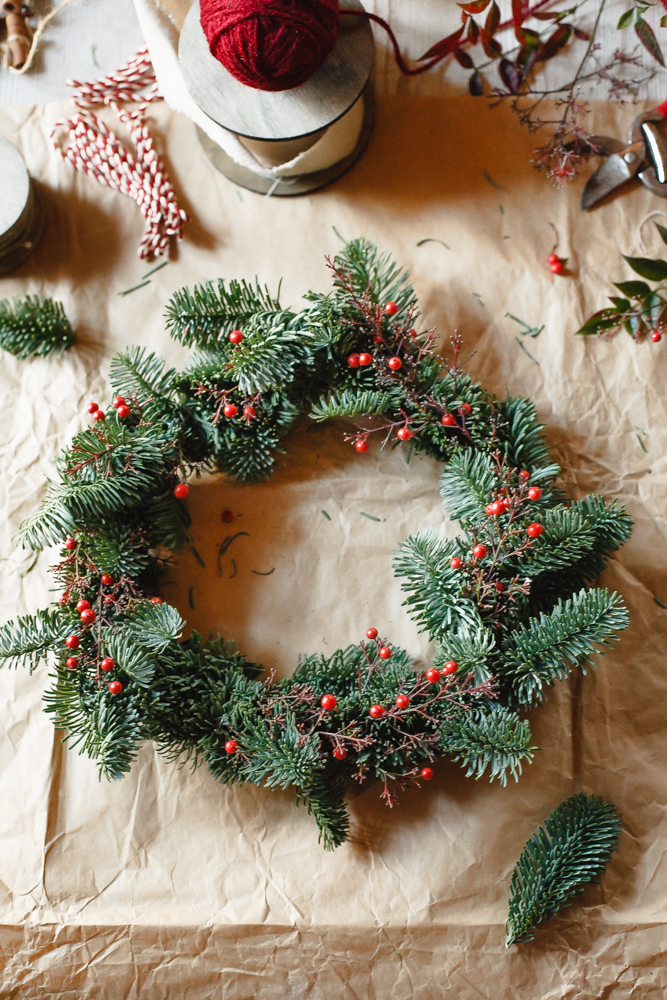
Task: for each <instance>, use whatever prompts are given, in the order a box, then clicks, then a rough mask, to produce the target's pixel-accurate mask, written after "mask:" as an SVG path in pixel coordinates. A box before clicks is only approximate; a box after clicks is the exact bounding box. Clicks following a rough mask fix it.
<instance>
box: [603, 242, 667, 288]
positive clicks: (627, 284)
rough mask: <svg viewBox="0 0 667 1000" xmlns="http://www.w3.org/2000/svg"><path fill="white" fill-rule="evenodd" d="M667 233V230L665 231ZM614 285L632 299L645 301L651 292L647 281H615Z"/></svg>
mask: <svg viewBox="0 0 667 1000" xmlns="http://www.w3.org/2000/svg"><path fill="white" fill-rule="evenodd" d="M665 232H666V233H667V229H666V230H665ZM614 285H615V286H616V288H618V290H619V292H622V293H623V295H628V296H629V297H630V298H631V299H643V298H644V296H645V295H648V293H649V292H650V291H651V289H650V288H649V286H648V285H647V284H646V282H645V281H615V282H614Z"/></svg>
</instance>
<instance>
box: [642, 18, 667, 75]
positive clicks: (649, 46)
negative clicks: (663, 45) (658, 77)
mask: <svg viewBox="0 0 667 1000" xmlns="http://www.w3.org/2000/svg"><path fill="white" fill-rule="evenodd" d="M635 32H636V34H637V38H638V39H639V41H640V42H641V43H642V45H643V46H644V48H645V49H646V51H647V52H648V53H649V55H651V56H653V58H654V59H655V61H656V62H658V63H660V65H661V66H664V65H665V59H664V56H663V54H662V50H661V49H660V46H659V45H658V40H657V38H656V37H655V35H654V34H653V28H652V27H651V25H650V24H649V23H648V21H645V20H644V18H643V17H641V16H640V15H639V14H638V15H637V20H636V21H635Z"/></svg>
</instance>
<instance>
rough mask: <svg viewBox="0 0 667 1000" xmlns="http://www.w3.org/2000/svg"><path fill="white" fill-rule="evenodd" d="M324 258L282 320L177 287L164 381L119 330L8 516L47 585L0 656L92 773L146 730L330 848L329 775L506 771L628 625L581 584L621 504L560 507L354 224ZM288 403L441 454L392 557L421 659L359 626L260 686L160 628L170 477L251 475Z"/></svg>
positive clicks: (217, 653) (514, 410) (354, 440)
mask: <svg viewBox="0 0 667 1000" xmlns="http://www.w3.org/2000/svg"><path fill="white" fill-rule="evenodd" d="M328 263H329V267H330V269H331V273H332V276H333V289H332V291H331V292H330V294H328V295H321V294H314V293H309V294H308V295H307V296H306V300H307V306H306V308H304V309H302V310H301V311H299V312H292V311H290V310H288V309H284V308H283V307H282V306H281V305H280V303H279V301H278V299H277V298H273V297H272V296H271V294H270V293H269V292H268V290H267V289H266V288H262V287H260V286H259V285H258V284H257V283H255V284H254V285H251V284H247V283H245V282H237V281H231V282H229V283H228V284H226V283H225V282H224V281H222V280H220V281H218V283H217V284H215V285H214V284H210V283H208V284H204V285H201V286H198V287H196V288H195V289H194V290H193V291H189V290H187V289H183V290H181V291H180V292H178V293H176V294H175V295H174V296H173V298H172V300H171V302H170V303H169V305H168V308H167V325H168V328H169V332H170V334H171V336H172V337H174V338H176V339H177V340H179V341H181V342H182V343H184V344H187V345H191V346H193V347H195V348H196V351H195V353H194V354H193V356H192V358H191V360H190V363H189V365H188V367H187V368H186V370H185V371H184V372H176V371H174V370H166V369H165V365H164V362H163V361H162V360H161V359H160V358H159V357H157V356H156V355H155V354H152V353H149V352H147V351H146V350H145V349H143V348H139V347H131V348H129V349H128V350H126V351H125V352H124V353H122V354H120V355H118V356H117V357H116V358H115V359H114V360H113V361H112V365H111V385H112V387H113V390H114V392H115V393H116V396H115V398H114V400H113V405H112V406H111V407H110V408H109V409H108V410H106V411H104V410H102V409H101V408H100V407H99V406H98V405H97V403H91V404H90V406H89V408H88V409H89V412H90V414H91V426H90V428H89V429H87V430H84V431H81V432H79V433H78V434H76V435H75V437H74V439H73V441H72V443H71V445H70V446H69V447H68V448H66V449H65V451H64V452H63V453H62V454H61V456H60V457H59V459H58V460H57V476H56V477H55V479H54V481H52V482H50V483H49V484H48V486H47V494H46V500H45V502H44V504H43V506H42V508H41V509H40V510H39V511H38V512H37V513H35V514H34V515H32V516H31V517H29V518H28V519H27V520H26V521H24V522H23V524H22V525H21V526H20V528H19V531H18V533H17V540H18V542H19V543H20V544H21V545H23V546H24V547H29V548H32V549H40V548H43V547H44V546H49V545H58V546H60V548H61V552H60V560H59V562H58V563H57V565H56V566H55V567H54V569H53V571H54V574H55V578H56V580H57V581H58V583H59V585H60V586H61V587H62V594H61V597H60V600H59V601H58V603H57V604H56V605H55V606H54V607H52V608H51V609H48V610H44V611H40V612H38V613H37V614H36V615H31V616H27V617H23V618H18V619H17V620H16V621H14V622H9V623H8V624H6V625H4V626H3V627H2V628H1V629H0V660H1V662H4V663H7V664H9V665H18V664H20V663H22V664H26V665H28V666H29V667H30V669H34V668H35V667H36V666H37V664H38V663H39V661H40V660H50V661H51V662H52V663H53V665H54V673H53V675H52V676H53V683H52V686H51V688H50V690H49V691H48V692H47V694H46V704H47V711H49V712H51V713H52V714H53V717H54V722H55V724H56V725H57V726H58V727H59V728H62V729H64V730H65V731H66V732H67V734H68V738H69V740H70V742H71V743H72V745H74V746H78V747H79V748H80V751H81V752H84V753H86V754H88V755H89V756H90V757H91V758H93V759H95V760H96V761H97V763H98V766H99V769H100V773H101V774H103V775H105V776H106V777H107V778H112V779H115V778H120V777H122V776H123V775H124V774H126V773H127V772H128V771H129V769H130V767H131V764H132V761H133V759H134V757H135V755H136V753H137V749H138V747H139V745H140V744H141V742H142V741H144V740H153V741H154V742H155V743H156V745H157V747H158V749H159V751H160V752H161V753H164V754H165V755H167V756H168V757H170V758H172V759H176V758H181V759H183V758H185V759H187V758H190V759H192V760H193V761H196V762H203V763H205V764H206V766H207V767H208V768H209V770H210V771H211V773H212V774H213V775H214V776H215V777H216V778H217V779H218V780H219V781H221V782H223V783H237V784H242V783H244V782H251V783H253V784H258V785H265V786H267V787H271V788H273V787H280V788H287V787H292V788H293V789H294V790H295V792H296V796H297V800H298V801H299V802H300V803H302V804H304V805H305V806H306V808H307V809H308V810H309V811H310V812H311V813H312V814H313V816H314V817H315V820H316V822H317V824H318V826H319V830H320V838H321V841H322V843H323V845H324V847H325V848H328V849H331V848H333V847H336V846H337V845H339V844H341V843H343V841H345V839H346V837H347V834H348V815H347V811H346V808H345V790H346V786H347V785H348V783H349V782H350V781H354V780H357V781H362V780H366V779H373V780H378V781H379V782H380V783H381V788H382V795H383V797H384V798H385V799H386V801H387V802H388V803H389V804H391V803H392V802H393V801H394V799H395V797H396V792H397V790H400V788H401V786H402V785H403V784H405V783H406V782H410V781H418V780H419V779H420V778H421V779H423V780H429V779H430V778H431V777H432V775H433V771H432V769H431V764H432V762H433V761H434V760H435V759H436V758H438V757H442V756H450V757H453V758H454V759H455V760H459V761H461V762H462V764H463V766H464V767H465V768H466V770H467V773H468V774H470V775H474V776H475V777H477V778H479V777H481V776H482V775H483V774H485V773H487V774H488V775H489V776H490V778H491V779H494V778H498V779H499V780H500V781H501V782H503V783H504V782H505V781H506V780H507V777H508V775H512V776H513V777H514V778H515V779H516V778H518V776H519V774H520V772H521V768H522V765H523V764H524V763H525V762H529V761H530V760H531V758H532V755H533V750H534V747H533V746H532V745H531V735H530V729H529V723H528V721H527V720H526V719H525V718H524V717H523V713H525V712H526V710H528V709H530V708H531V707H532V706H534V705H536V704H538V703H539V702H540V701H541V700H542V699H543V698H544V697H545V694H546V692H547V690H548V688H549V687H550V686H552V685H553V684H554V683H555V682H556V681H559V680H562V679H563V678H565V677H566V676H567V675H568V674H569V672H570V671H571V670H572V669H576V668H581V669H583V670H585V669H586V668H587V666H588V665H591V655H592V654H593V653H595V652H596V651H600V649H601V648H604V647H608V646H610V645H611V644H612V642H613V640H614V637H615V635H616V633H617V632H618V630H620V629H623V628H625V627H626V625H627V623H628V616H627V612H626V610H625V608H624V606H623V604H622V602H621V599H620V597H619V596H618V595H617V594H612V593H609V592H608V591H606V590H603V589H588V585H589V584H590V583H591V581H593V580H594V579H595V577H597V576H598V575H599V573H600V572H601V570H602V569H603V567H604V566H605V564H606V562H607V561H608V559H609V558H610V557H611V555H612V553H613V552H614V551H615V550H616V549H617V548H618V547H619V545H621V544H622V543H623V542H624V541H625V540H626V539H627V538H628V536H629V534H630V530H631V521H630V518H629V517H628V515H627V514H626V513H625V512H624V511H623V509H622V508H620V507H619V506H617V504H616V503H615V502H614V503H607V502H606V501H605V500H604V499H603V498H602V497H599V496H589V497H587V498H586V499H584V500H580V501H577V502H572V501H568V500H566V499H565V498H564V496H563V494H562V493H561V492H560V491H559V490H558V489H557V488H555V487H554V481H555V479H556V477H557V476H558V473H559V469H558V466H556V465H554V464H551V463H550V462H549V456H548V451H547V448H546V445H545V443H544V440H543V438H542V434H541V427H540V425H539V424H538V422H537V419H536V415H535V410H534V407H533V405H532V403H531V402H530V401H529V400H527V399H524V398H521V397H512V396H507V397H506V398H505V399H498V398H496V397H495V396H493V395H492V394H491V393H489V392H487V391H486V390H485V389H483V388H482V386H481V385H479V384H478V383H475V382H473V381H472V380H471V378H470V376H469V375H468V374H466V373H465V372H464V371H463V370H462V367H461V365H460V364H459V361H458V351H459V347H460V343H459V342H458V341H457V340H456V339H455V340H454V362H453V364H449V363H447V362H443V361H442V360H440V358H439V357H438V356H437V355H436V354H435V343H436V342H435V335H434V332H433V331H432V330H429V331H427V332H420V331H419V330H418V329H417V319H418V311H417V302H416V298H415V294H414V291H413V289H412V287H411V286H410V284H409V282H408V276H407V275H406V274H405V273H404V272H402V271H401V270H400V269H399V268H398V266H397V265H396V264H395V263H394V262H393V260H392V259H391V258H390V257H389V256H388V255H386V254H383V253H381V252H380V251H379V250H378V249H377V248H376V247H375V246H374V245H372V244H370V243H368V242H366V241H364V240H356V241H353V242H351V243H348V244H347V245H346V246H345V248H344V250H343V252H342V253H340V254H339V255H338V256H337V257H335V258H334V259H333V260H331V261H329V262H328ZM303 413H306V414H309V415H310V416H311V417H312V418H313V419H314V420H327V419H330V418H332V417H348V418H352V419H353V420H354V421H355V423H356V429H355V430H354V431H352V432H351V433H350V434H349V436H348V439H349V440H350V442H351V445H352V446H353V447H354V448H356V450H357V452H359V453H363V452H365V451H367V450H368V447H369V440H370V439H372V438H374V437H382V438H384V440H385V441H390V442H392V443H393V444H395V445H396V446H401V447H411V448H414V449H415V451H418V452H425V453H427V454H429V455H431V456H433V457H435V458H436V459H438V460H440V461H442V462H443V464H444V472H443V475H442V479H441V494H442V499H443V503H444V506H445V509H446V511H447V513H448V514H449V516H450V517H452V518H455V519H457V520H458V521H459V523H460V526H461V532H460V534H459V536H458V538H456V539H455V540H442V539H440V538H438V537H437V536H436V534H435V533H431V532H420V533H418V534H416V535H413V536H412V537H410V538H407V539H406V540H405V541H404V542H403V544H402V545H401V546H400V548H399V550H398V552H397V553H396V556H395V563H394V568H395V572H396V573H397V574H398V576H399V577H400V578H401V580H402V586H403V588H404V591H405V594H406V600H405V604H406V605H407V607H408V610H409V613H410V614H411V615H412V616H413V617H414V618H415V620H416V621H417V623H418V624H419V626H420V628H421V629H422V630H424V631H425V632H428V634H429V636H430V637H431V638H432V639H434V640H435V643H436V646H437V652H436V654H435V658H434V660H433V663H432V665H431V666H430V667H429V669H428V670H426V671H425V672H423V671H420V670H417V669H416V668H415V666H414V664H413V662H412V660H411V658H410V656H409V654H408V653H406V652H405V651H404V650H402V649H398V648H396V647H395V646H393V645H392V643H391V641H390V640H389V639H388V638H386V637H384V636H380V635H378V633H377V631H376V629H375V628H369V630H368V632H367V633H366V636H365V637H364V638H363V639H362V641H361V642H360V643H359V644H358V645H354V646H349V647H347V648H345V649H338V650H337V651H336V652H335V653H334V654H333V655H331V656H328V657H324V656H323V655H320V654H314V655H312V656H308V657H307V658H305V659H303V660H302V662H301V663H300V664H299V666H298V667H297V669H296V671H295V672H294V674H293V675H292V676H291V677H290V678H289V679H286V680H282V681H278V682H275V681H274V680H273V679H269V680H267V681H262V680H260V679H259V677H260V675H261V673H262V668H261V666H259V665H257V664H255V663H251V662H248V661H247V660H246V659H245V658H244V656H242V655H241V654H240V653H239V652H237V651H236V649H235V648H234V647H233V645H232V644H231V643H229V642H227V641H225V640H223V639H222V638H218V639H215V640H212V641H209V642H203V641H202V639H201V638H200V637H199V636H198V635H196V634H193V635H192V636H191V637H190V638H189V639H187V640H185V641H180V636H181V633H182V629H183V626H184V622H183V621H182V620H181V617H180V615H179V613H178V611H177V610H176V608H174V607H171V606H170V605H169V604H167V603H165V602H164V601H163V599H162V598H161V597H160V596H159V587H160V575H161V564H160V561H159V552H160V548H161V547H166V548H168V549H169V550H171V551H172V552H178V551H179V550H180V549H182V547H183V546H184V545H185V544H186V543H188V541H189V536H188V523H189V522H188V509H187V502H186V498H187V494H188V485H187V481H188V479H190V477H192V476H193V475H198V474H199V473H200V472H201V471H202V470H221V471H223V472H225V473H227V474H228V475H230V476H233V477H236V478H237V479H239V480H244V481H252V480H260V479H263V478H265V477H267V476H270V475H271V472H272V469H273V464H274V461H275V456H276V454H277V453H278V452H279V451H280V448H281V440H282V439H283V438H284V436H285V434H286V432H287V431H288V430H289V429H290V427H291V426H292V424H293V423H294V420H295V419H296V417H297V416H298V415H299V414H303Z"/></svg>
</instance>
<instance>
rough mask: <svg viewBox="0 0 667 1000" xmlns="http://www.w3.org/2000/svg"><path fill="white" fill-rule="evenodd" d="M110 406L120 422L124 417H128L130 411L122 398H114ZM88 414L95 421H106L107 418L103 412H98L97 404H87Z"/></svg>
mask: <svg viewBox="0 0 667 1000" xmlns="http://www.w3.org/2000/svg"><path fill="white" fill-rule="evenodd" d="M112 405H113V407H114V409H115V410H116V413H117V414H118V416H119V417H120V419H121V420H125V418H126V417H129V415H130V413H131V410H130V407H129V406H128V405H127V402H126V401H125V399H124V397H123V396H116V397H115V398H114V399H113V401H112ZM88 412H89V413H90V415H91V416H92V418H93V420H95V421H99V420H106V418H107V415H106V413H105V412H104V410H100V408H99V406H98V405H97V403H93V402H90V403H88Z"/></svg>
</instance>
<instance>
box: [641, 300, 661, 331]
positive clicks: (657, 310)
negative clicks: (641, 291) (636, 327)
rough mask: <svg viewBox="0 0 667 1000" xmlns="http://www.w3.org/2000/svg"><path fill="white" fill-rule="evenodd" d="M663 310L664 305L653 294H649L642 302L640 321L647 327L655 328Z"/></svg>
mask: <svg viewBox="0 0 667 1000" xmlns="http://www.w3.org/2000/svg"><path fill="white" fill-rule="evenodd" d="M664 308H665V304H664V302H663V301H662V299H661V298H660V296H659V295H656V293H655V292H649V294H648V295H647V296H645V298H644V301H643V302H642V313H641V315H642V319H643V320H644V322H645V323H646V325H647V326H655V324H656V323H657V322H658V320H659V319H660V314H661V313H662V311H663V309H664Z"/></svg>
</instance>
